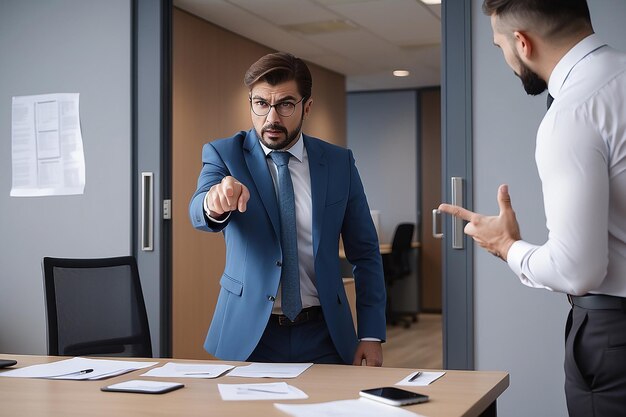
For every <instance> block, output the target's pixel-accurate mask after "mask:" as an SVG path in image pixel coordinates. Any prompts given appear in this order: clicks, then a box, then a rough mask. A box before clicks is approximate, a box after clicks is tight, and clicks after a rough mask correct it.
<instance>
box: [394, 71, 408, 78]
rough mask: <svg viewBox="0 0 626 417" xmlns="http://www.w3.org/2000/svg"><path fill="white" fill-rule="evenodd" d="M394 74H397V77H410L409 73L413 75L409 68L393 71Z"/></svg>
mask: <svg viewBox="0 0 626 417" xmlns="http://www.w3.org/2000/svg"><path fill="white" fill-rule="evenodd" d="M393 75H395V76H396V77H408V76H409V75H411V73H410V72H409V71H407V70H395V71H394V72H393Z"/></svg>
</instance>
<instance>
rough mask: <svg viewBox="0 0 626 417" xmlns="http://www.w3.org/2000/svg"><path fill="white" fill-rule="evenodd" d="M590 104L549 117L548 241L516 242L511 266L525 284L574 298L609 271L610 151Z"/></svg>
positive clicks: (545, 128) (543, 173)
mask: <svg viewBox="0 0 626 417" xmlns="http://www.w3.org/2000/svg"><path fill="white" fill-rule="evenodd" d="M588 113H589V110H588V108H587V107H586V106H585V105H582V106H579V107H577V108H571V107H567V106H561V107H560V108H559V110H558V111H556V112H549V113H548V114H547V115H546V117H545V118H544V120H543V122H542V124H541V126H540V128H539V131H538V134H537V151H536V160H537V168H538V169H539V175H540V177H541V180H542V187H543V197H544V204H545V214H546V220H547V227H548V230H549V235H548V241H547V242H546V243H545V244H544V245H542V246H534V245H531V244H529V243H527V242H524V241H518V242H516V243H515V244H514V245H513V246H512V247H511V250H510V251H509V254H508V258H507V260H508V264H509V266H510V267H511V269H512V270H513V271H515V273H516V274H517V275H518V277H519V278H520V280H521V281H522V283H523V284H524V285H527V286H530V287H540V288H547V289H550V290H554V291H558V292H564V293H568V294H572V295H582V294H585V293H587V292H589V291H592V290H594V289H595V288H597V287H598V286H600V284H602V281H603V280H604V278H605V276H606V270H607V266H608V243H607V240H608V239H607V228H608V210H609V208H608V204H609V179H608V167H607V166H608V161H607V159H608V156H607V154H608V152H607V147H606V145H605V142H604V141H603V139H602V137H601V135H600V132H598V131H597V129H595V128H594V126H593V125H590V124H589V123H588V121H589V119H591V118H592V116H591V115H589V114H588Z"/></svg>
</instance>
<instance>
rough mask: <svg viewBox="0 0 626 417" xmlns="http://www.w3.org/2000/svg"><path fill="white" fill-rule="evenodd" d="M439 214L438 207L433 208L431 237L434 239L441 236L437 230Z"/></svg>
mask: <svg viewBox="0 0 626 417" xmlns="http://www.w3.org/2000/svg"><path fill="white" fill-rule="evenodd" d="M439 216H441V212H440V211H439V210H438V209H433V237H434V238H435V239H441V238H443V233H441V232H439V228H438V227H437V225H438V224H439Z"/></svg>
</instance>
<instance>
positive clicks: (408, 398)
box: [359, 387, 428, 406]
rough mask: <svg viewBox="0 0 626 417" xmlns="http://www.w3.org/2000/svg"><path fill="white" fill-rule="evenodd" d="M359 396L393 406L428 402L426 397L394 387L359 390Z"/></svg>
mask: <svg viewBox="0 0 626 417" xmlns="http://www.w3.org/2000/svg"><path fill="white" fill-rule="evenodd" d="M359 394H360V395H361V397H364V398H368V399H370V400H376V401H380V402H382V403H385V404H389V405H395V406H401V405H409V404H418V403H423V402H426V401H428V395H424V394H418V393H416V392H411V391H407V390H405V389H400V388H396V387H381V388H372V389H364V390H361V392H359Z"/></svg>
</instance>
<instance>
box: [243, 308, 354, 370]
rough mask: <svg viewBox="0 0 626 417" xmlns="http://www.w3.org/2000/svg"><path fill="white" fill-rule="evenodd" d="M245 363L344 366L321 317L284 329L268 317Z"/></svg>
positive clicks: (284, 327) (283, 326)
mask: <svg viewBox="0 0 626 417" xmlns="http://www.w3.org/2000/svg"><path fill="white" fill-rule="evenodd" d="M248 361H250V362H274V363H281V362H282V363H309V362H312V363H330V364H341V365H345V364H346V363H345V362H344V361H343V360H342V359H341V357H340V356H339V353H337V349H335V345H334V344H333V341H332V339H331V338H330V333H329V332H328V327H327V326H326V321H325V320H324V317H323V316H322V315H320V316H319V317H317V318H316V319H314V320H309V321H306V322H304V323H296V324H293V325H287V326H285V325H280V323H279V322H278V321H277V320H274V319H273V318H270V320H269V322H268V323H267V327H266V328H265V331H264V332H263V336H262V337H261V340H260V341H259V344H258V345H257V346H256V348H255V349H254V351H253V352H252V354H251V355H250V357H249V358H248Z"/></svg>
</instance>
